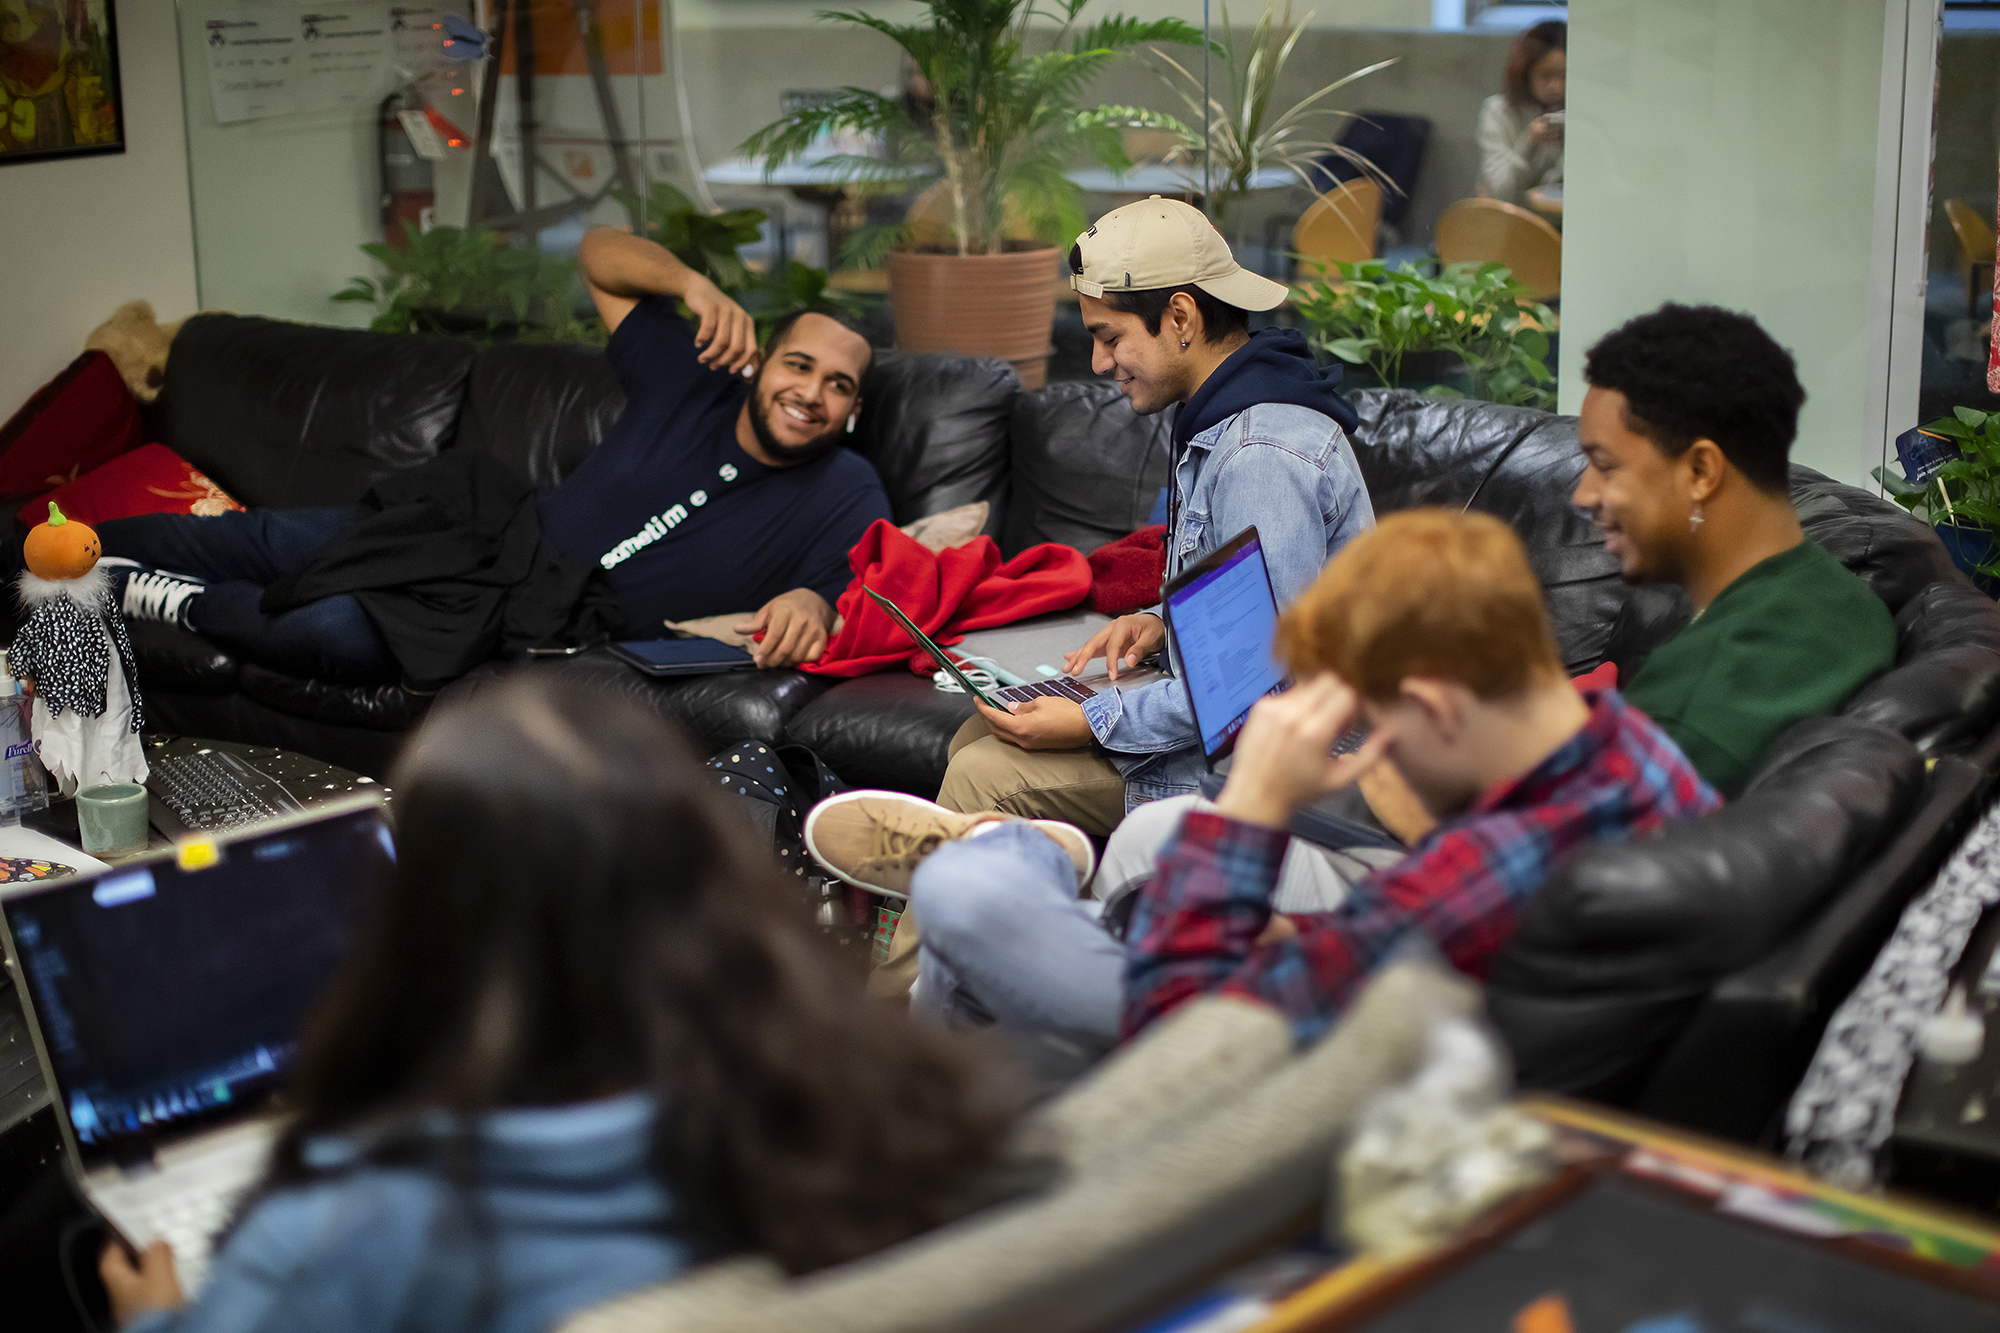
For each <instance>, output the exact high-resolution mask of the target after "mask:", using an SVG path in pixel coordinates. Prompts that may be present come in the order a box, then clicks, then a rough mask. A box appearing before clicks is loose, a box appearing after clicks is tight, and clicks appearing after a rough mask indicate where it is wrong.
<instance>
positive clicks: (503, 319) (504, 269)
mask: <svg viewBox="0 0 2000 1333" xmlns="http://www.w3.org/2000/svg"><path fill="white" fill-rule="evenodd" d="M403 231H404V234H405V235H406V236H408V238H409V246H408V248H406V249H398V248H397V247H395V246H393V245H385V244H383V243H381V242H371V243H369V244H367V245H364V246H362V247H361V249H362V252H363V253H365V254H367V255H369V256H370V257H372V258H373V259H375V260H376V261H377V262H378V263H380V264H381V265H382V267H383V269H384V270H386V271H385V272H384V273H383V275H382V276H381V277H379V278H374V279H370V278H354V279H351V280H350V281H349V282H348V284H347V286H346V287H344V288H342V289H341V290H340V291H338V292H335V293H334V295H333V299H334V300H336V301H359V302H366V303H368V304H371V305H373V306H375V307H376V314H375V318H374V319H373V320H371V321H370V322H369V325H368V327H369V328H371V329H375V330H377V331H378V332H384V333H451V334H457V335H459V336H461V337H468V338H474V339H478V340H481V341H493V340H498V339H511V340H514V341H519V342H594V343H602V342H603V341H604V340H605V332H604V324H603V321H601V320H599V319H598V318H597V317H596V316H594V315H592V316H581V315H579V314H578V313H577V305H578V301H579V298H580V293H579V292H578V289H577V281H576V264H575V262H574V261H573V260H569V259H564V258H561V257H560V256H556V255H545V254H543V253H541V252H540V251H539V250H531V249H523V248H518V247H516V246H514V245H511V244H509V243H508V241H507V238H505V237H504V236H501V235H500V234H499V233H497V232H490V231H485V230H483V229H481V228H478V227H432V228H431V229H430V230H429V231H419V230H417V228H416V227H415V226H413V225H411V224H410V223H408V222H405V223H404V224H403Z"/></svg>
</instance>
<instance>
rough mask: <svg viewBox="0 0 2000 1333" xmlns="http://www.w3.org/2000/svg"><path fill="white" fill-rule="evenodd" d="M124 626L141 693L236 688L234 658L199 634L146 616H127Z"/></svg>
mask: <svg viewBox="0 0 2000 1333" xmlns="http://www.w3.org/2000/svg"><path fill="white" fill-rule="evenodd" d="M125 628H126V631H127V632H128V633H129V634H130V635H131V636H132V665H133V666H134V667H135V668H136V669H137V672H138V676H139V693H140V695H141V697H144V696H146V695H149V694H151V693H152V692H153V691H155V690H169V691H173V692H176V693H180V694H228V693H230V692H231V691H232V690H234V689H235V688H236V686H237V679H236V676H237V663H236V659H235V658H234V657H232V656H230V654H229V652H228V651H227V650H226V649H222V648H218V647H216V646H215V645H214V644H212V643H210V642H209V641H208V640H207V639H204V638H202V637H201V635H199V634H196V633H194V632H193V631H191V630H184V629H180V628H178V627H177V626H173V625H161V624H156V623H154V622H152V621H146V620H129V621H127V622H126V625H125Z"/></svg>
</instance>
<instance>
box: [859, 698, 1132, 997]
mask: <svg viewBox="0 0 2000 1333" xmlns="http://www.w3.org/2000/svg"><path fill="white" fill-rule="evenodd" d="M938 804H939V805H941V806H943V807H944V808H945V809H947V810H956V811H958V812H959V813H961V814H968V815H969V814H977V813H978V812H980V811H982V810H1004V811H1005V812H1006V813H1008V814H1010V815H1017V816H1019V817H1020V818H1022V819H1060V820H1062V821H1063V822H1064V823H1066V824H1074V825H1076V826H1077V827H1078V828H1080V829H1082V830H1083V831H1084V832H1085V833H1090V834H1094V835H1095V836H1097V837H1100V838H1102V837H1108V836H1109V835H1110V833H1111V830H1112V829H1114V828H1116V827H1118V821H1119V820H1121V819H1123V818H1124V817H1125V779H1124V778H1122V777H1120V776H1119V775H1118V770H1117V769H1116V768H1114V767H1113V766H1112V764H1111V761H1110V760H1109V759H1106V758H1105V757H1104V756H1103V755H1101V754H1099V753H1098V752H1097V751H1096V750H1093V749H1089V748H1085V749H1081V750H1023V749H1022V748H1021V747H1020V746H1018V745H1010V744H1008V743H1007V742H1006V741H1003V740H1001V739H1000V738H999V737H997V736H995V735H994V734H993V733H992V732H991V731H990V730H988V729H987V726H986V720H985V719H984V718H982V717H980V716H979V715H978V714H976V713H975V714H974V715H973V716H971V717H969V718H967V719H966V720H965V725H964V726H962V727H960V728H959V729H958V734H957V735H956V736H954V737H952V738H951V763H950V765H949V766H948V767H947V768H946V769H945V774H944V786H942V787H940V788H939V789H938ZM919 942H920V936H919V934H918V929H917V922H916V919H915V917H914V916H913V915H912V914H911V913H909V912H907V911H906V912H904V913H903V916H902V919H901V920H900V921H898V922H897V923H896V933H895V935H894V936H892V937H891V938H890V941H889V956H888V957H887V958H885V959H883V960H882V963H881V965H880V966H878V967H877V968H876V969H875V971H874V972H873V974H871V975H870V976H869V978H868V991H869V993H870V994H871V995H876V996H880V997H882V998H884V999H889V998H894V997H897V996H904V995H908V994H909V993H910V984H911V983H912V982H914V981H915V980H916V979H917V946H918V944H919Z"/></svg>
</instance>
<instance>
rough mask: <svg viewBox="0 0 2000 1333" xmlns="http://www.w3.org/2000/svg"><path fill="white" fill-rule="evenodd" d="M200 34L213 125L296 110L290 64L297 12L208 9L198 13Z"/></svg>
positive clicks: (294, 49)
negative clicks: (206, 54) (205, 63)
mask: <svg viewBox="0 0 2000 1333" xmlns="http://www.w3.org/2000/svg"><path fill="white" fill-rule="evenodd" d="M201 30H202V43H203V45H204V47H205V49H206V50H207V52H208V91H209V96H210V97H211V98H212V99H214V102H215V118H216V119H217V120H219V121H221V122H222V123H223V124H225V125H227V124H229V123H231V122H233V121H238V120H256V119H259V118H260V117H263V116H281V115H283V114H285V113H286V112H287V111H296V110H298V85H297V82H296V80H295V79H294V77H293V75H294V74H295V72H296V71H295V70H294V68H293V65H292V62H293V60H294V59H295V58H296V57H297V55H298V47H299V24H298V12H297V11H296V10H294V9H293V8H292V7H291V6H289V5H254V4H242V3H237V4H219V5H210V6H207V7H206V8H205V9H204V10H203V11H202V18H201Z"/></svg>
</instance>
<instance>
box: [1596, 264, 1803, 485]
mask: <svg viewBox="0 0 2000 1333" xmlns="http://www.w3.org/2000/svg"><path fill="white" fill-rule="evenodd" d="M1583 377H1584V378H1585V379H1586V380H1588V381H1590V383H1592V384H1593V385H1595V386H1597V387H1598V388H1600V389H1616V390H1617V391H1618V392H1619V393H1622V394H1624V395H1625V424H1626V425H1628V426H1629V427H1631V428H1632V429H1633V430H1634V431H1636V432H1638V433H1639V434H1641V435H1643V436H1645V437H1646V438H1647V439H1649V440H1651V441H1652V442H1653V444H1654V446H1655V447H1657V448H1658V449H1659V451H1660V452H1661V453H1663V454H1665V455H1666V456H1667V457H1669V458H1679V457H1680V456H1681V455H1682V454H1684V453H1686V452H1687V451H1688V448H1689V446H1691V445H1692V444H1693V443H1694V442H1695V441H1696V440H1713V441H1715V443H1716V445H1717V446H1718V447H1719V448H1721V450H1722V454H1723V457H1725V458H1727V459H1728V460H1729V462H1730V463H1731V465H1733V466H1734V467H1735V468H1736V470H1737V471H1738V472H1741V473H1742V474H1743V475H1744V476H1746V477H1748V478H1749V479H1750V481H1751V484H1752V485H1754V486H1756V487H1757V488H1758V489H1759V490H1762V491H1765V492H1767V493H1771V494H1778V493H1782V492H1783V491H1784V490H1785V487H1786V468H1787V465H1788V463H1789V460H1790V457H1791V452H1792V440H1793V438H1794V437H1795V436H1796V435H1797V434H1798V429H1799V408H1800V406H1801V405H1803V404H1804V402H1805V400H1806V391H1805V389H1804V388H1803V387H1801V386H1800V384H1799V372H1798V367H1797V365H1795V364H1794V363H1793V361H1792V354H1791V353H1790V352H1787V351H1786V350H1785V349H1784V348H1782V347H1780V346H1778V344H1777V342H1776V340H1774V339H1773V338H1772V337H1771V335H1770V334H1768V333H1766V332H1764V330H1763V327H1762V326H1761V325H1759V324H1758V323H1757V321H1756V320H1754V319H1752V318H1750V316H1748V315H1745V314H1741V313H1739V312H1737V311H1734V310H1724V309H1723V308H1722V307H1721V306H1713V305H1675V304H1671V303H1669V304H1667V305H1663V306H1661V307H1660V308H1659V309H1658V310H1655V311H1653V312H1652V313H1651V314H1646V315H1641V316H1639V317H1638V318H1637V319H1635V320H1632V321H1630V322H1629V323H1627V324H1625V325H1623V326H1622V327H1620V328H1616V329H1613V330H1612V331H1611V332H1610V333H1607V334H1605V335H1604V337H1602V338H1600V339H1599V340H1598V342H1597V345H1596V346H1595V347H1593V348H1591V349H1590V351H1589V353H1588V354H1587V355H1586V356H1585V358H1584V362H1583Z"/></svg>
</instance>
